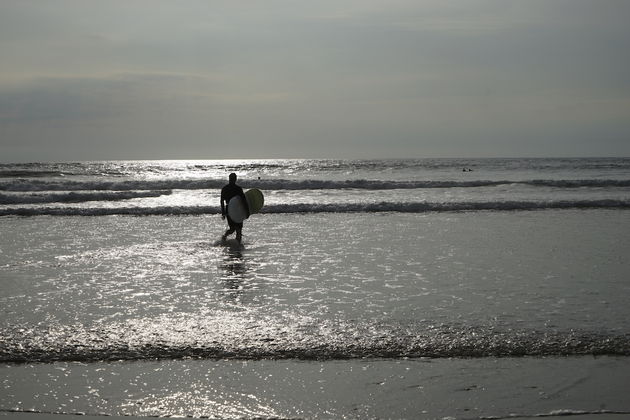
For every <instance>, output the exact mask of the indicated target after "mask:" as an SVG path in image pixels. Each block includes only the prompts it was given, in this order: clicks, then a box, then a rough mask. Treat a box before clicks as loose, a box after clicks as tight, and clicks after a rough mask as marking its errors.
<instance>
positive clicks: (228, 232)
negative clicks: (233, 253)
mask: <svg viewBox="0 0 630 420" xmlns="http://www.w3.org/2000/svg"><path fill="white" fill-rule="evenodd" d="M227 222H228V226H229V229H228V230H226V231H225V233H224V234H223V238H222V239H223V240H224V241H225V240H226V239H227V237H228V236H229V235H231V234H233V233H234V231H235V230H236V228H237V224H236V223H234V222H233V221H232V219H230V216H228V217H227Z"/></svg>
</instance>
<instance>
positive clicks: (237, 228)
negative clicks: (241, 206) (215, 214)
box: [221, 173, 249, 243]
mask: <svg viewBox="0 0 630 420" xmlns="http://www.w3.org/2000/svg"><path fill="white" fill-rule="evenodd" d="M237 195H238V196H240V197H241V199H242V200H243V202H244V203H245V202H247V200H246V199H245V193H243V189H242V188H241V187H239V186H238V185H236V174H235V173H231V174H230V183H229V184H227V185H226V186H225V187H223V188H222V189H221V217H223V219H225V218H226V217H227V222H228V226H229V229H228V230H226V231H225V233H224V234H223V236H222V237H221V239H222V240H223V241H225V240H226V239H227V237H228V235H231V234H233V233H234V232H236V240H237V241H238V242H239V243H240V242H241V240H242V238H243V223H242V222H241V223H236V222H235V221H234V220H232V219H231V218H230V216H229V214H228V213H227V205H228V203H229V202H230V200H231V199H232V198H233V197H236V196H237ZM245 207H246V208H247V206H245ZM247 216H249V209H248V210H247Z"/></svg>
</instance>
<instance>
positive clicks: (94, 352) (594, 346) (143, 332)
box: [0, 314, 630, 363]
mask: <svg viewBox="0 0 630 420" xmlns="http://www.w3.org/2000/svg"><path fill="white" fill-rule="evenodd" d="M559 355H566V356H581V355H621V356H630V334H615V333H601V332H590V331H575V330H570V331H537V330H513V329H508V330H501V329H497V328H494V327H492V326H485V327H471V326H465V325H425V324H422V323H417V324H410V325H387V324H380V323H377V322H342V321H338V322H331V321H326V320H324V321H322V320H317V319H312V318H294V317H284V318H283V317H245V318H241V316H240V315H239V314H229V315H222V316H218V317H209V318H207V319H206V318H200V317H193V318H192V319H190V318H188V317H183V316H182V317H175V318H166V317H158V319H139V320H138V319H136V320H129V321H127V322H123V323H118V324H111V325H108V326H104V325H97V326H92V327H86V326H84V325H50V326H48V327H45V328H43V327H34V328H26V327H22V326H21V327H8V328H5V329H0V361H2V362H12V363H26V362H54V361H82V362H88V361H99V360H145V359H179V358H187V357H193V358H205V359H253V360H256V359H301V360H344V359H354V358H366V357H370V358H406V357H408V358H420V357H430V358H446V357H465V358H471V357H472V358H482V357H524V356H559Z"/></svg>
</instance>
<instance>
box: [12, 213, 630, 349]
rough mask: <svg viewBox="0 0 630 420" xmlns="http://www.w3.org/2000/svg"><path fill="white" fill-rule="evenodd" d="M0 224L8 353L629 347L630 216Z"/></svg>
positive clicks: (18, 220) (271, 218) (292, 217)
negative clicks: (233, 244)
mask: <svg viewBox="0 0 630 420" xmlns="http://www.w3.org/2000/svg"><path fill="white" fill-rule="evenodd" d="M2 223H3V227H4V232H5V238H6V239H5V241H7V243H10V244H11V246H10V247H7V248H6V251H3V253H2V254H0V267H1V269H2V272H1V273H2V279H3V285H4V287H3V289H2V296H1V300H2V306H3V313H4V317H3V319H2V322H1V323H0V326H1V330H0V333H1V334H2V337H3V339H4V342H3V344H2V347H0V350H1V351H2V353H1V354H2V357H3V360H7V361H11V360H14V361H20V360H98V359H103V358H114V359H117V358H128V359H137V358H140V359H142V358H153V357H166V358H170V357H182V356H187V355H188V356H190V355H192V356H203V357H226V356H229V357H237V358H260V357H273V358H286V357H297V358H305V359H311V358H318V359H329V358H349V357H350V358H352V357H364V356H373V355H375V356H387V357H405V356H490V355H524V354H532V355H545V354H548V355H551V354H628V352H629V350H630V347H629V345H628V344H629V343H630V337H629V332H630V327H629V325H628V319H630V309H629V307H628V305H626V304H625V303H626V302H625V301H626V296H627V295H628V291H629V289H630V285H629V284H628V283H627V281H626V275H627V273H628V272H630V262H629V261H628V259H627V258H626V255H627V253H628V250H630V238H629V237H628V236H627V235H625V234H622V233H621V232H620V228H619V227H620V226H628V225H629V224H630V213H627V212H618V211H617V212H615V211H604V210H592V211H546V212H520V213H496V214H493V213H452V214H444V213H435V214H400V213H383V214H364V215H361V216H357V215H353V214H326V215H322V214H313V215H283V216H280V215H261V216H258V217H257V218H252V220H251V222H250V223H247V224H246V230H245V233H246V236H245V249H244V250H239V249H231V248H229V247H223V246H215V245H214V243H215V242H216V238H217V237H218V236H219V234H220V232H221V231H222V226H223V225H222V222H221V221H220V218H219V217H216V216H215V217H209V216H208V217H206V216H197V217H196V216H186V217H181V216H170V217H143V218H137V217H126V216H125V217H121V216H112V217H99V218H82V217H79V218H55V217H36V218H26V219H24V218H10V219H7V218H5V219H3V221H2Z"/></svg>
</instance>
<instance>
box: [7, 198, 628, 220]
mask: <svg viewBox="0 0 630 420" xmlns="http://www.w3.org/2000/svg"><path fill="white" fill-rule="evenodd" d="M554 209H630V200H564V201H489V202H447V203H429V202H405V203H400V202H380V203H346V204H339V203H335V204H310V203H298V204H270V205H267V206H265V207H264V208H263V209H262V210H261V213H264V214H282V213H381V212H382V213H385V212H396V213H430V212H460V211H532V210H554ZM219 212H220V209H219V208H218V207H213V206H158V207H104V208H94V207H91V208H79V207H15V208H4V209H0V216H44V215H47V216H110V215H131V216H160V215H200V214H218V213H219Z"/></svg>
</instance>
